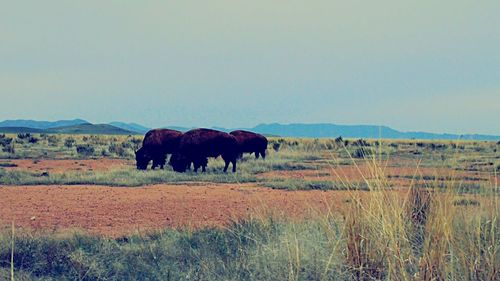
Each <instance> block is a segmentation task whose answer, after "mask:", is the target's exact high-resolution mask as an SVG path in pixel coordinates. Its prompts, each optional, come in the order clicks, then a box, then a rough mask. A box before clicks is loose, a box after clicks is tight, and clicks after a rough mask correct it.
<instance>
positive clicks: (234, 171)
mask: <svg viewBox="0 0 500 281" xmlns="http://www.w3.org/2000/svg"><path fill="white" fill-rule="evenodd" d="M231 162H232V163H233V173H236V159H234V160H232V161H231Z"/></svg>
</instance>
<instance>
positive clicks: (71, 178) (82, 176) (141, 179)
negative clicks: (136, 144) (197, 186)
mask: <svg viewBox="0 0 500 281" xmlns="http://www.w3.org/2000/svg"><path fill="white" fill-rule="evenodd" d="M256 181H257V178H256V177H255V176H253V175H250V174H246V173H243V172H237V173H231V172H228V173H223V172H221V171H220V172H210V171H209V172H207V173H194V172H188V173H176V172H173V171H169V170H155V171H151V170H149V171H138V170H135V169H124V170H113V171H108V172H95V171H89V172H68V173H54V174H49V175H43V174H36V173H31V172H26V171H5V170H0V184H3V185H54V184H60V185H78V184H86V185H109V186H124V187H127V186H129V187H134V186H143V185H149V184H161V183H185V182H213V183H245V182H256Z"/></svg>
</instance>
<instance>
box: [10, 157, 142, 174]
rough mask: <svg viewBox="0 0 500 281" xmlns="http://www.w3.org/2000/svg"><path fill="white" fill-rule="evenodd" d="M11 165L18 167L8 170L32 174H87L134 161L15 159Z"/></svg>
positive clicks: (127, 164)
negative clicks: (77, 172)
mask: <svg viewBox="0 0 500 281" xmlns="http://www.w3.org/2000/svg"><path fill="white" fill-rule="evenodd" d="M8 162H9V163H13V164H15V165H17V166H16V167H6V168H5V169H6V170H19V171H30V172H49V173H50V172H52V173H64V172H75V171H79V172H86V171H108V170H110V169H116V168H120V167H123V166H130V165H134V163H133V161H131V160H125V159H110V158H102V159H58V160H53V159H41V160H32V159H13V160H9V161H8Z"/></svg>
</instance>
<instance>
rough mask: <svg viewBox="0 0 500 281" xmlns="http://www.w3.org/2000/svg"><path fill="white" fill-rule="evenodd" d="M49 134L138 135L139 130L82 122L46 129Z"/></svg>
mask: <svg viewBox="0 0 500 281" xmlns="http://www.w3.org/2000/svg"><path fill="white" fill-rule="evenodd" d="M45 132H46V133H48V134H96V135H99V134H102V135H104V134H105V135H137V134H139V133H138V132H132V131H129V130H125V129H122V128H118V127H115V126H112V125H108V124H90V123H87V124H80V125H73V126H64V127H58V128H52V129H47V130H45Z"/></svg>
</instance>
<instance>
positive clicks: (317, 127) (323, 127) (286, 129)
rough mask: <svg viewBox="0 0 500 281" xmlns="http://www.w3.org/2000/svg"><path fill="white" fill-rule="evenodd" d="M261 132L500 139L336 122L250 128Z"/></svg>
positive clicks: (275, 124) (376, 136) (362, 136)
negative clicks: (404, 130)
mask: <svg viewBox="0 0 500 281" xmlns="http://www.w3.org/2000/svg"><path fill="white" fill-rule="evenodd" d="M249 130H251V131H255V132H258V133H261V134H268V135H279V136H282V137H308V138H334V137H338V136H342V137H346V138H372V139H376V138H385V139H428V140H458V139H463V140H490V141H493V140H500V136H494V135H479V134H465V135H457V134H435V133H426V132H401V131H397V130H394V129H392V128H389V127H387V126H376V125H336V124H287V125H283V124H278V123H273V124H260V125H258V126H255V127H254V128H251V129H249Z"/></svg>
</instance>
